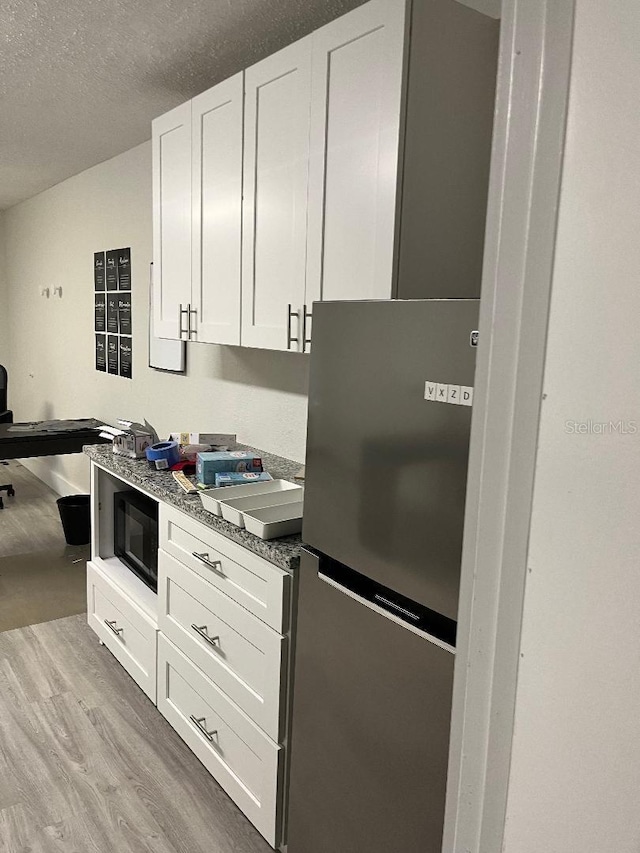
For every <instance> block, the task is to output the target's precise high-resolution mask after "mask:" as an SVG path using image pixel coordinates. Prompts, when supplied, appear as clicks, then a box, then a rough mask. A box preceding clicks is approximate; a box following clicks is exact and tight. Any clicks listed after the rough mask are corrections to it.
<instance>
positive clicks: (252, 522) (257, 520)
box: [244, 501, 304, 539]
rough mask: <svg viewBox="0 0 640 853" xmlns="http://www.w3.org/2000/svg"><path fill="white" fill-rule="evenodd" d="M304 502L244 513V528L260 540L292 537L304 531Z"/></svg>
mask: <svg viewBox="0 0 640 853" xmlns="http://www.w3.org/2000/svg"><path fill="white" fill-rule="evenodd" d="M303 506H304V504H303V502H302V501H300V502H298V503H287V504H282V505H281V506H271V507H267V508H266V509H254V510H251V511H246V512H245V513H244V526H245V527H246V528H247V530H248V531H249V533H254V534H255V535H256V536H259V537H260V539H276V538H277V537H279V536H290V535H291V534H292V533H300V531H301V530H302V509H303Z"/></svg>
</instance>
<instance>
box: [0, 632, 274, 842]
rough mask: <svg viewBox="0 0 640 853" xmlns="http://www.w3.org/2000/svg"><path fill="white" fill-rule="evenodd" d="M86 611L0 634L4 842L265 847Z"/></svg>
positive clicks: (0, 827) (0, 828)
mask: <svg viewBox="0 0 640 853" xmlns="http://www.w3.org/2000/svg"><path fill="white" fill-rule="evenodd" d="M270 850H271V848H270V847H269V846H268V845H267V844H266V842H264V840H263V839H262V838H261V837H260V836H259V835H258V833H257V832H256V830H255V829H254V828H253V827H252V825H251V824H250V823H249V822H248V821H247V820H246V818H245V817H244V816H243V815H242V814H241V813H240V811H239V810H238V809H237V808H236V807H235V805H234V804H233V803H232V802H231V800H229V799H228V797H227V796H226V795H225V794H224V792H223V791H222V790H221V788H219V786H218V785H217V784H216V782H215V781H214V780H213V779H212V778H211V776H209V774H208V773H207V771H206V770H205V769H204V767H203V766H202V765H201V764H200V763H199V761H198V760H197V759H196V758H195V757H194V756H193V754H192V753H191V752H190V751H189V750H188V749H187V747H186V746H185V745H184V744H183V742H182V741H181V740H180V738H179V737H178V736H177V735H176V734H175V732H174V731H173V729H171V727H170V726H169V725H168V724H167V723H166V721H165V720H164V718H163V717H162V716H161V715H160V714H159V713H158V711H157V710H156V708H155V707H154V706H153V705H152V703H151V702H150V701H149V700H148V699H147V698H146V696H145V695H144V694H143V693H142V691H141V690H140V689H139V688H138V687H137V685H136V684H135V683H134V682H133V681H132V680H131V679H130V678H129V676H128V675H127V674H126V673H125V671H124V670H123V669H122V667H121V666H120V665H119V664H118V663H117V662H116V660H115V659H114V658H113V657H112V656H111V654H110V653H109V652H108V651H107V649H106V648H105V647H103V646H100V645H99V644H98V641H97V638H96V636H95V635H94V634H93V632H92V631H91V630H90V629H89V628H88V626H87V625H86V622H85V617H84V616H71V617H68V618H65V619H59V620H56V621H53V622H47V623H45V624H41V625H35V626H33V627H30V628H20V629H17V630H13V631H7V632H5V633H2V634H0V851H2V853H268V851H270Z"/></svg>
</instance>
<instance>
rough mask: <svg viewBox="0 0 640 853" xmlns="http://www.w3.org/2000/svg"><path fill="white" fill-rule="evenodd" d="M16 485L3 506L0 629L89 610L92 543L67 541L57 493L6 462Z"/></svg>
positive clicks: (5, 478)
mask: <svg viewBox="0 0 640 853" xmlns="http://www.w3.org/2000/svg"><path fill="white" fill-rule="evenodd" d="M9 482H11V483H13V486H14V488H15V490H16V495H15V497H13V498H8V497H7V496H6V493H5V496H4V505H5V508H4V509H3V510H0V631H7V630H10V629H12V628H20V627H23V626H25V625H33V624H35V623H38V622H49V621H50V620H52V619H58V618H60V617H62V616H71V615H72V614H74V613H82V612H83V611H84V610H85V609H86V597H87V596H86V570H85V563H86V561H87V559H88V556H89V548H88V546H82V547H74V546H70V545H67V544H66V542H65V539H64V534H63V532H62V525H61V523H60V516H59V514H58V507H57V505H56V499H57V497H58V496H57V495H56V493H55V492H53V491H52V490H51V489H50V488H49V487H48V486H46V485H45V484H44V483H43V482H42V481H41V480H39V479H38V478H37V477H35V476H34V475H33V474H32V473H31V472H30V471H28V470H27V469H26V468H25V467H24V466H22V465H21V464H20V463H19V462H16V461H11V462H10V464H9V465H8V466H6V465H0V485H2V484H4V483H9Z"/></svg>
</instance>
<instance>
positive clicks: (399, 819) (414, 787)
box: [287, 552, 454, 853]
mask: <svg viewBox="0 0 640 853" xmlns="http://www.w3.org/2000/svg"><path fill="white" fill-rule="evenodd" d="M296 636H297V638H296V659H295V672H294V682H293V716H292V740H291V778H290V789H289V812H288V833H287V835H288V848H287V849H288V853H338V851H339V853H363V851H366V853H391V851H402V853H436V851H439V850H440V849H441V845H442V827H443V820H444V806H445V788H446V777H447V760H448V747H449V726H450V712H451V691H452V684H453V666H454V654H453V653H452V652H450V651H446V650H444V649H442V648H438V647H437V646H436V645H433V644H432V643H430V642H429V641H428V640H426V639H424V638H423V637H420V636H418V635H416V634H414V633H412V632H411V631H410V630H408V629H407V628H404V627H402V626H401V625H398V624H397V623H395V622H393V621H391V620H389V619H387V618H386V617H384V616H382V615H380V614H379V613H377V612H375V611H374V610H372V609H370V608H368V607H367V606H365V605H364V604H362V603H361V602H359V601H357V600H354V599H353V598H351V597H349V596H348V595H346V594H345V593H344V592H342V591H341V590H338V589H336V588H334V587H333V586H331V585H329V584H328V583H326V582H325V581H323V580H322V579H321V578H320V577H319V576H318V560H317V558H316V557H315V556H313V555H310V554H308V553H306V552H305V553H304V554H303V558H302V563H301V566H300V570H299V601H298V629H297V635H296Z"/></svg>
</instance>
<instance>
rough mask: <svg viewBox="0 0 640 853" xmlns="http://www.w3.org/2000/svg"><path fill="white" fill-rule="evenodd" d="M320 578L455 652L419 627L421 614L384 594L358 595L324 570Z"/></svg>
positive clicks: (415, 632)
mask: <svg viewBox="0 0 640 853" xmlns="http://www.w3.org/2000/svg"><path fill="white" fill-rule="evenodd" d="M318 578H319V580H321V581H324V582H325V583H326V584H329V586H332V587H333V588H334V589H336V590H337V591H338V592H341V593H343V595H347V596H349V598H352V599H353V600H354V601H357V602H358V603H359V604H362V605H364V607H368V608H369V609H370V610H375V612H376V613H379V614H380V616H383V617H384V618H385V619H390V620H391V621H392V622H396V623H397V624H398V625H401V626H402V627H403V628H406V629H407V631H412V632H413V633H414V634H418V635H419V636H420V637H424V639H425V640H427V641H428V642H430V643H433V644H434V645H436V646H438V647H439V648H441V649H444V650H445V651H448V652H451V653H452V654H455V652H456V649H455V646H453V645H451V644H450V643H447V642H446V641H445V640H442V639H440V637H437V636H435V634H430V633H429V632H428V631H424V630H422V629H421V628H420V627H418V625H417V622H418V621H419V620H420V618H421V617H420V616H418V615H416V614H414V613H411V612H410V611H408V610H405V608H403V607H400V606H399V605H397V604H395V603H394V602H392V601H389V599H387V598H385V597H384V596H382V595H378V594H375V595H373V596H372V598H365V597H364V596H362V595H358V593H357V592H354V591H353V590H351V589H349V587H348V586H344V584H341V583H338V581H335V580H334V579H333V578H330V577H328V575H324V574H322V572H320V571H319V572H318ZM409 619H410V620H411V622H414V623H416V624H411V622H409V621H408V620H409Z"/></svg>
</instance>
